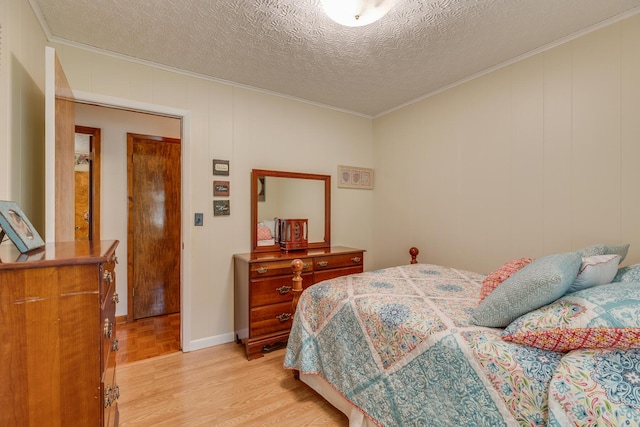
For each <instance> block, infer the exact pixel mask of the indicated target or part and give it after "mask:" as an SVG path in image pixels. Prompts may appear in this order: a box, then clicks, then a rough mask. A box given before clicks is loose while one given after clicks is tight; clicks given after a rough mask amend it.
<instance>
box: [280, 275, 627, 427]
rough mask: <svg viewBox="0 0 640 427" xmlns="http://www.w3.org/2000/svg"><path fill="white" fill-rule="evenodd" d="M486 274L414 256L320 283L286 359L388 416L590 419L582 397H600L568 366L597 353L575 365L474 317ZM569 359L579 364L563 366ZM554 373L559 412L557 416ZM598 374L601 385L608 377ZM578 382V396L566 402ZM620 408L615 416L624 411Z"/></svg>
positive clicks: (530, 421)
mask: <svg viewBox="0 0 640 427" xmlns="http://www.w3.org/2000/svg"><path fill="white" fill-rule="evenodd" d="M483 278H484V276H483V275H480V274H477V273H472V272H468V271H462V270H456V269H453V268H446V267H440V266H434V265H427V264H414V265H407V266H400V267H393V268H388V269H384V270H378V271H372V272H367V273H363V274H358V275H352V276H345V277H339V278H336V279H332V280H329V281H325V282H321V283H318V284H316V285H314V286H312V287H310V288H308V289H307V290H306V291H305V292H303V294H302V296H301V298H300V302H299V305H298V309H297V311H296V316H295V319H294V323H293V327H292V330H291V334H290V337H289V343H288V347H287V352H286V356H285V362H284V366H285V368H291V369H298V370H300V371H301V372H303V373H310V374H317V375H320V376H322V377H323V378H324V379H325V380H326V381H327V382H329V383H330V384H331V385H332V386H333V387H334V388H335V389H336V390H337V391H338V392H339V393H340V394H342V395H343V396H344V397H345V398H346V399H348V400H349V401H351V402H352V403H353V404H354V405H356V406H357V407H359V408H360V409H361V410H362V411H363V413H364V414H365V415H366V416H367V417H369V418H370V419H371V420H372V421H374V422H375V423H377V424H379V425H382V426H471V425H475V426H506V425H522V426H545V425H547V423H548V421H549V419H550V418H551V420H552V421H551V423H550V424H552V425H565V423H566V422H571V423H573V422H576V423H578V424H580V422H579V421H577V418H576V407H582V406H583V405H586V407H587V409H586V410H584V411H583V412H588V409H589V406H590V405H591V406H593V403H592V402H590V401H589V398H588V396H587V397H584V396H581V395H580V390H578V391H577V392H576V387H578V386H575V384H576V383H579V381H578V380H576V381H575V382H572V383H569V382H568V381H565V379H566V377H562V375H566V376H568V375H569V374H570V375H573V377H576V376H578V377H580V375H581V373H582V374H584V372H581V371H580V369H582V366H583V365H584V364H588V363H590V362H589V361H587V362H585V360H583V359H580V357H583V358H584V357H585V355H584V354H578V355H577V356H576V357H575V358H576V360H577V361H576V365H573V364H572V363H573V362H572V360H568V359H567V358H563V356H565V354H564V353H556V352H550V351H546V350H540V349H536V348H533V347H526V346H522V345H519V344H514V343H510V342H506V341H503V340H502V339H501V338H500V333H501V332H502V330H501V329H490V328H481V327H476V326H471V325H470V324H469V323H468V321H467V319H468V317H469V315H470V313H471V312H472V310H473V309H474V308H475V307H476V306H477V304H478V295H479V291H480V286H481V281H482V279H483ZM572 353H574V352H572ZM591 353H594V351H591ZM595 353H598V354H602V352H595ZM623 353H625V354H627V355H628V354H629V353H628V352H623ZM569 355H571V353H569ZM589 360H591V359H589ZM634 360H635V359H634ZM561 361H562V362H563V364H564V365H566V364H567V363H568V364H569V366H568V367H567V366H564V368H563V371H562V372H569V374H562V373H561V374H558V373H557V372H556V368H558V367H559V365H560V364H561ZM573 368H575V369H573ZM576 369H577V370H578V372H576ZM554 374H555V375H556V381H555V384H554V386H553V387H551V393H555V394H554V396H555V399H552V402H553V403H552V408H553V407H554V405H555V406H556V407H557V412H554V413H553V414H552V415H553V416H551V417H550V416H549V398H548V396H549V390H550V384H551V383H552V379H553V378H554ZM558 375H561V376H560V377H558ZM583 376H584V377H589V380H591V378H590V374H589V373H586V374H584V375H583ZM558 378H560V382H558ZM582 379H583V383H584V382H585V381H586V380H585V379H584V378H582ZM609 381H611V379H610V378H609ZM594 384H595V385H594V386H593V387H592V390H590V392H591V393H593V392H594V390H596V389H597V388H598V387H599V386H600V385H599V384H597V381H596V382H594ZM580 386H582V385H580ZM572 387H573V388H572ZM600 388H601V389H602V390H598V391H601V392H602V395H603V396H607V392H606V390H604V388H603V387H601V386H600ZM568 390H570V391H571V393H572V395H574V396H576V397H574V398H573V399H574V401H575V402H574V403H576V405H569V406H567V405H566V396H564V397H563V396H562V393H567V392H568ZM583 398H585V399H586V400H581V399H583ZM599 401H600V402H602V401H604V402H607V399H606V398H604V399H603V398H602V396H600V400H599ZM563 405H564V406H563ZM567 412H568V413H567ZM578 412H580V411H579V410H578ZM631 412H633V411H631ZM635 414H636V415H637V411H636V412H635ZM579 415H581V414H580V413H578V416H579ZM628 415H629V414H626V415H625V414H622V415H621V416H622V417H628ZM631 415H632V416H633V415H634V414H633V413H632V414H631ZM616 416H617V415H616ZM616 416H614V415H611V417H610V418H611V419H612V420H613V422H612V423H611V425H616V423H617V422H620V421H621V420H623V418H620V417H619V416H618V418H616V419H614V418H615V417H616ZM625 419H626V418H625ZM583 421H584V420H583ZM636 421H638V419H637V418H636ZM604 425H606V424H604Z"/></svg>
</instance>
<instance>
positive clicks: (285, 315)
mask: <svg viewBox="0 0 640 427" xmlns="http://www.w3.org/2000/svg"><path fill="white" fill-rule="evenodd" d="M276 319H278V320H279V321H281V322H286V321H287V320H289V319H291V313H282V314H278V315H277V316H276Z"/></svg>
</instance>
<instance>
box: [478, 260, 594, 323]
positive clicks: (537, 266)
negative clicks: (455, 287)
mask: <svg viewBox="0 0 640 427" xmlns="http://www.w3.org/2000/svg"><path fill="white" fill-rule="evenodd" d="M581 264H582V255H581V254H580V253H578V252H568V253H563V254H554V255H547V256H544V257H542V258H538V259H536V260H534V261H533V262H531V263H530V264H528V265H526V266H524V267H523V268H522V269H520V270H518V271H517V272H515V273H514V274H513V275H511V277H509V278H508V279H506V280H505V281H504V282H502V283H501V284H500V285H499V286H498V287H497V288H496V289H495V290H494V291H493V292H491V293H490V294H489V296H487V297H486V298H485V299H484V300H482V302H481V303H480V305H478V307H476V309H475V310H474V312H473V314H472V315H471V319H470V321H471V323H473V324H475V325H478V326H488V327H493V328H504V327H505V326H507V325H509V323H511V322H513V321H514V320H515V319H517V318H518V317H520V316H522V315H523V314H525V313H528V312H530V311H532V310H535V309H537V308H540V307H542V306H543V305H547V304H549V303H552V302H553V301H555V300H557V299H558V298H560V297H561V296H563V295H564V294H565V293H566V292H567V289H569V286H571V284H572V283H573V281H574V280H575V278H576V276H577V275H578V271H579V270H580V265H581Z"/></svg>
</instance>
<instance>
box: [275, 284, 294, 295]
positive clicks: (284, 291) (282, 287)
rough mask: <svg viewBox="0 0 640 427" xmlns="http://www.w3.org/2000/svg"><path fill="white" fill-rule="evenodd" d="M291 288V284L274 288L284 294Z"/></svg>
mask: <svg viewBox="0 0 640 427" xmlns="http://www.w3.org/2000/svg"><path fill="white" fill-rule="evenodd" d="M290 290H291V286H280V287H279V288H277V289H276V291H278V293H279V294H280V295H286V294H288V293H289V291H290Z"/></svg>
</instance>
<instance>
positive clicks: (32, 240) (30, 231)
mask: <svg viewBox="0 0 640 427" xmlns="http://www.w3.org/2000/svg"><path fill="white" fill-rule="evenodd" d="M0 229H2V230H0V236H2V237H4V235H5V234H6V235H7V236H8V237H9V239H10V240H11V241H12V242H13V244H14V245H16V247H17V248H18V250H19V251H20V252H22V253H25V252H29V251H31V250H33V249H37V248H39V247H41V246H44V241H43V240H42V238H41V237H40V235H39V234H38V232H37V231H36V229H35V228H34V227H33V225H31V222H30V221H29V218H27V216H26V215H25V214H24V212H22V209H20V207H19V206H18V205H17V204H16V203H15V202H9V201H0ZM0 241H2V238H0Z"/></svg>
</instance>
